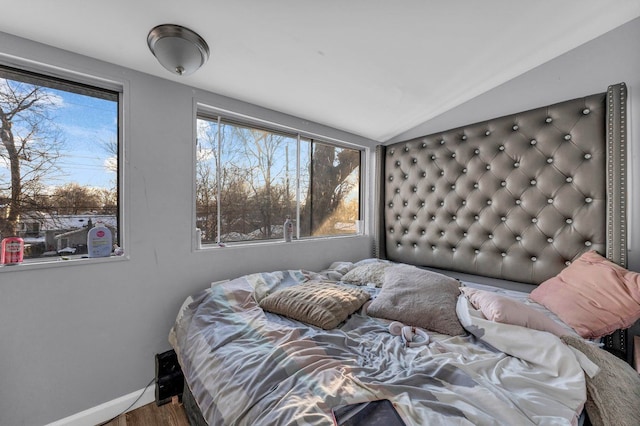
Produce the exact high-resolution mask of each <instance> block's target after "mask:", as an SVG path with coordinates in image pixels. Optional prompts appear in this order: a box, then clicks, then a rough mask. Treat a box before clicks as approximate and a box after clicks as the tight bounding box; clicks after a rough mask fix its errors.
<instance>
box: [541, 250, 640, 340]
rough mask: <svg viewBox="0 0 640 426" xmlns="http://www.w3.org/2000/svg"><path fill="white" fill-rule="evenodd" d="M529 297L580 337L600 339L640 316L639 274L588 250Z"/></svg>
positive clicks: (630, 323)
mask: <svg viewBox="0 0 640 426" xmlns="http://www.w3.org/2000/svg"><path fill="white" fill-rule="evenodd" d="M529 297H530V298H531V300H533V301H536V302H538V303H540V304H541V305H543V306H545V307H546V308H547V309H549V310H550V311H551V312H553V313H554V314H556V315H558V317H560V319H561V320H562V321H564V322H565V323H567V324H569V325H570V326H571V327H573V329H574V330H575V331H577V332H578V334H579V335H580V336H582V337H584V338H587V339H592V338H598V337H602V336H606V335H608V334H611V333H612V332H614V331H615V330H617V329H619V328H627V327H630V326H631V325H632V324H633V323H634V322H636V321H637V320H638V318H640V274H638V273H636V272H631V271H628V270H626V269H624V268H623V267H621V266H619V265H616V264H615V263H613V262H611V261H609V260H607V259H605V258H604V257H602V256H600V255H599V254H598V253H596V252H595V251H589V252H586V253H583V254H582V255H581V256H580V257H579V258H578V259H576V260H575V261H574V262H572V263H571V265H569V266H568V267H567V268H565V269H564V270H562V271H561V272H560V273H559V274H558V275H556V276H555V277H553V278H549V279H548V280H547V281H545V282H543V283H542V284H540V285H539V286H538V288H536V289H535V290H533V291H532V292H531V294H530V295H529Z"/></svg>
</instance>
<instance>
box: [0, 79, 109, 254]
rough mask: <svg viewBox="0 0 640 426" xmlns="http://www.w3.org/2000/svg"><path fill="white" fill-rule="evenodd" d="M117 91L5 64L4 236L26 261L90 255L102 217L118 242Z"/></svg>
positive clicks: (0, 113) (0, 153) (0, 193)
mask: <svg viewBox="0 0 640 426" xmlns="http://www.w3.org/2000/svg"><path fill="white" fill-rule="evenodd" d="M118 98H119V95H118V93H116V92H112V91H109V90H103V89H100V88H95V87H88V86H86V85H82V84H75V83H73V82H69V81H63V80H57V79H54V78H51V77H46V76H39V75H37V74H33V73H21V72H20V71H17V70H14V69H5V68H0V119H1V122H0V126H1V128H0V133H1V135H2V136H1V137H2V144H0V235H1V236H2V237H3V238H4V237H8V236H19V237H22V238H23V239H24V242H25V256H24V257H25V262H37V261H40V260H42V259H45V260H46V258H47V257H48V256H56V255H58V254H64V255H65V256H66V255H71V256H72V257H73V256H75V257H80V256H82V255H83V254H84V255H85V256H86V253H87V232H88V230H89V228H90V227H91V226H93V225H95V224H96V223H97V222H102V223H104V225H106V226H107V227H108V228H110V230H111V232H112V235H113V239H114V241H113V242H114V243H116V244H118V242H119V230H118V228H119V226H118V225H119V218H118V213H119V209H118V109H119V108H118Z"/></svg>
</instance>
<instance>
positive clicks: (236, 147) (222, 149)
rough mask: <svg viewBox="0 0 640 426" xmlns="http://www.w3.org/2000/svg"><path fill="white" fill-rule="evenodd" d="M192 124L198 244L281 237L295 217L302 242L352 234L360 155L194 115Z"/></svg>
mask: <svg viewBox="0 0 640 426" xmlns="http://www.w3.org/2000/svg"><path fill="white" fill-rule="evenodd" d="M197 126H198V131H197V133H198V139H197V165H196V215H197V217H196V222H197V227H198V228H200V231H201V238H202V242H203V243H216V242H221V243H227V242H237V241H258V240H270V239H282V238H283V223H284V221H285V220H286V218H287V217H290V218H291V220H292V221H293V222H294V224H296V223H297V222H298V218H297V213H298V211H299V212H300V219H299V221H300V236H320V235H337V234H350V233H355V220H357V219H358V215H359V185H360V179H359V170H360V152H359V151H357V150H350V149H344V148H337V147H335V146H332V145H329V144H326V143H316V142H314V141H311V140H309V139H300V143H298V137H297V136H293V135H287V134H282V133H278V132H275V131H270V130H266V129H261V128H256V127H252V126H248V125H244V124H238V123H232V122H227V121H222V120H220V122H219V124H218V120H217V119H209V118H204V117H199V119H198V121H197ZM298 149H299V153H298ZM298 156H299V157H300V170H299V172H298V170H297V167H298V166H297V165H298ZM297 179H299V191H298V190H297V187H298V185H297V184H296V181H297ZM298 199H299V201H300V203H299V206H298ZM295 237H296V235H295V232H294V238H295Z"/></svg>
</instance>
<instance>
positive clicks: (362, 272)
mask: <svg viewBox="0 0 640 426" xmlns="http://www.w3.org/2000/svg"><path fill="white" fill-rule="evenodd" d="M389 266H391V264H390V263H373V262H371V263H365V264H363V265H360V266H356V267H355V268H353V269H352V270H350V271H349V272H347V273H346V274H344V276H343V277H342V280H341V281H344V282H345V283H349V284H355V285H367V284H368V283H373V284H375V285H376V287H382V284H383V283H384V270H385V269H386V268H388V267H389Z"/></svg>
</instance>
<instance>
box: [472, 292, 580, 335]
mask: <svg viewBox="0 0 640 426" xmlns="http://www.w3.org/2000/svg"><path fill="white" fill-rule="evenodd" d="M460 290H461V291H462V293H464V295H465V296H467V299H469V301H470V302H471V304H472V305H473V307H474V308H476V309H477V310H479V311H480V312H482V315H484V317H485V318H486V319H488V320H490V321H495V322H499V323H502V324H511V325H519V326H521V327H527V328H533V329H534V330H540V331H548V332H549V333H552V334H555V335H556V336H558V337H560V336H563V335H565V334H567V330H565V329H564V328H563V327H562V326H561V325H560V324H557V323H556V322H554V321H553V320H552V319H551V318H548V317H546V316H545V315H544V314H543V313H541V312H538V311H536V310H535V309H533V308H531V307H529V306H527V305H525V304H524V303H522V302H519V301H517V300H514V299H510V298H508V297H505V296H500V295H499V294H496V293H492V292H490V291H484V290H479V289H476V288H471V287H462V288H460Z"/></svg>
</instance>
